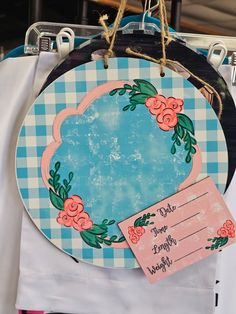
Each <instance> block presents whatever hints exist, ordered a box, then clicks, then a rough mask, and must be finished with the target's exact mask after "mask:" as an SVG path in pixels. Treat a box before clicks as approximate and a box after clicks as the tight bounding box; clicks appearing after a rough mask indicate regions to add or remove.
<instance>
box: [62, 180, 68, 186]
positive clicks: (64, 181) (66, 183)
mask: <svg viewBox="0 0 236 314" xmlns="http://www.w3.org/2000/svg"><path fill="white" fill-rule="evenodd" d="M63 184H64V185H65V187H67V186H68V181H67V180H66V179H64V180H63Z"/></svg>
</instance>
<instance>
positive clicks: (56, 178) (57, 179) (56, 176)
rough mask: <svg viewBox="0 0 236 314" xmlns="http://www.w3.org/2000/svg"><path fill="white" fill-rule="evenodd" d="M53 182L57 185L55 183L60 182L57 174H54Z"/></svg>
mask: <svg viewBox="0 0 236 314" xmlns="http://www.w3.org/2000/svg"><path fill="white" fill-rule="evenodd" d="M54 180H55V182H56V183H57V182H58V181H59V180H60V175H59V174H56V175H55V176H54Z"/></svg>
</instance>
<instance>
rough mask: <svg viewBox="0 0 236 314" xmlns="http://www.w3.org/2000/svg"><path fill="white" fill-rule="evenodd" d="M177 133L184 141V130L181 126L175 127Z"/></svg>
mask: <svg viewBox="0 0 236 314" xmlns="http://www.w3.org/2000/svg"><path fill="white" fill-rule="evenodd" d="M175 131H176V133H177V134H178V135H179V137H180V138H181V139H182V138H183V137H184V135H185V132H184V129H183V128H182V126H181V125H179V124H177V125H176V127H175Z"/></svg>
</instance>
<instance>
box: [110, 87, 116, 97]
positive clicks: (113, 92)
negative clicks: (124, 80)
mask: <svg viewBox="0 0 236 314" xmlns="http://www.w3.org/2000/svg"><path fill="white" fill-rule="evenodd" d="M117 91H118V88H116V89H113V90H112V91H110V93H109V95H110V96H114V95H115V94H116V93H117Z"/></svg>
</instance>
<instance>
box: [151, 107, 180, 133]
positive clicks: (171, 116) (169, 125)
mask: <svg viewBox="0 0 236 314" xmlns="http://www.w3.org/2000/svg"><path fill="white" fill-rule="evenodd" d="M156 120H157V123H158V126H159V128H160V129H162V130H163V131H169V130H171V129H173V127H174V126H176V124H177V122H178V118H177V115H176V113H175V111H174V110H173V109H170V108H166V109H164V110H163V111H162V112H161V113H160V114H159V115H158V116H157V118H156Z"/></svg>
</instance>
